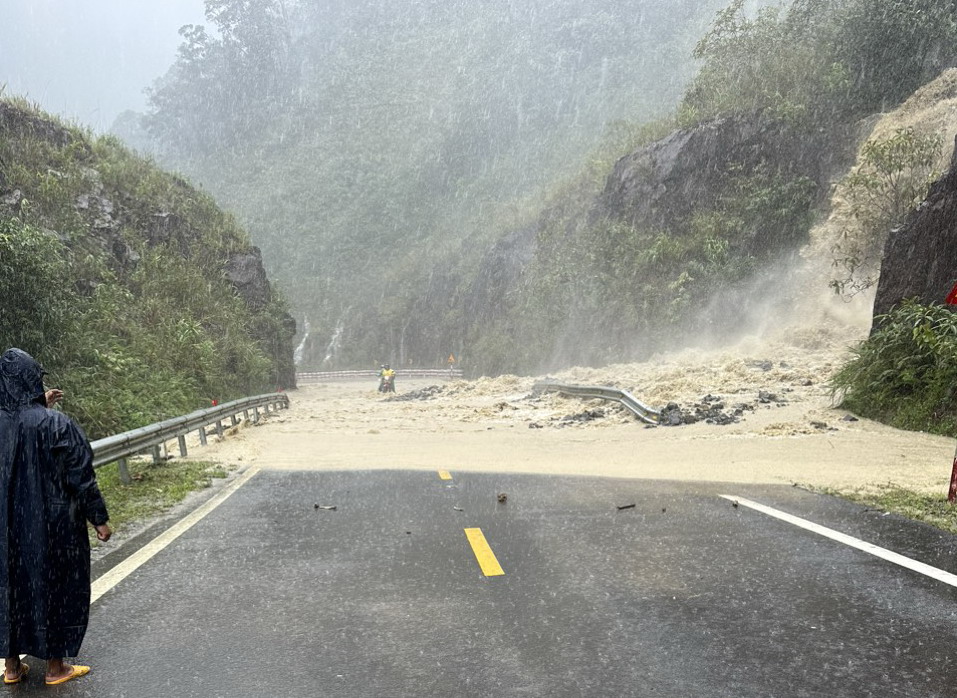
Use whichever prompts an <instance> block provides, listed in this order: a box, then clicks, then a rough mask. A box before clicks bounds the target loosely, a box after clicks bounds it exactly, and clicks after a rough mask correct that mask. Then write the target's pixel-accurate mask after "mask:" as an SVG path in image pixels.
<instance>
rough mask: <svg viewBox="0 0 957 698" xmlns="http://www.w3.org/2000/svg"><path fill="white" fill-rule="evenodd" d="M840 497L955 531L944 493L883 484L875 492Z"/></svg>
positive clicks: (954, 514) (955, 515) (955, 513)
mask: <svg viewBox="0 0 957 698" xmlns="http://www.w3.org/2000/svg"><path fill="white" fill-rule="evenodd" d="M839 494H840V496H841V497H844V498H845V499H849V500H851V501H852V502H857V503H859V504H863V505H864V506H866V507H869V508H872V509H878V510H880V511H887V512H890V513H892V514H898V515H900V516H904V517H907V518H908V519H913V520H914V521H923V522H924V523H926V524H929V525H931V526H934V527H936V528H939V529H941V530H944V531H949V532H950V533H957V507H955V506H953V505H952V504H951V503H950V502H948V501H947V497H946V496H942V495H929V494H920V493H918V492H912V491H910V490H908V489H905V488H902V487H895V486H893V485H885V486H883V487H880V488H878V489H877V491H870V490H867V491H859V492H840V493H839Z"/></svg>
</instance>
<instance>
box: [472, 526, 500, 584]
mask: <svg viewBox="0 0 957 698" xmlns="http://www.w3.org/2000/svg"><path fill="white" fill-rule="evenodd" d="M465 535H466V537H467V538H468V539H469V543H470V544H471V545H472V552H473V553H475V559H476V560H478V564H479V567H480V568H482V574H484V575H485V576H486V577H497V576H499V575H502V574H505V570H503V569H502V566H501V565H500V564H498V560H497V559H496V558H495V553H493V552H492V548H490V547H489V544H488V541H487V540H485V534H484V533H482V529H481V528H466V529H465Z"/></svg>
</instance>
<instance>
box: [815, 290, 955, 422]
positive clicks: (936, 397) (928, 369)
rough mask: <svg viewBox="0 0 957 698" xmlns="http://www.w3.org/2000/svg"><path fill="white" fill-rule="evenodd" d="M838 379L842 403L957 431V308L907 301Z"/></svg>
mask: <svg viewBox="0 0 957 698" xmlns="http://www.w3.org/2000/svg"><path fill="white" fill-rule="evenodd" d="M875 322H876V325H877V329H876V330H875V331H874V332H873V333H872V334H871V336H870V337H868V339H867V340H866V341H864V342H863V343H862V344H861V345H860V346H858V347H857V348H856V349H855V350H854V358H853V359H852V360H851V361H850V362H849V363H848V364H847V365H846V366H844V367H843V368H842V369H841V370H840V371H839V372H838V373H837V374H836V375H835V376H834V378H833V379H832V381H833V387H834V390H835V392H836V393H838V394H839V395H843V404H842V406H843V407H845V408H846V409H849V410H851V411H853V412H855V413H857V414H860V415H862V416H865V417H869V418H871V419H876V420H878V421H881V422H884V423H886V424H890V425H892V426H896V427H900V428H902V429H913V430H917V431H928V432H932V433H935V434H948V435H957V314H955V313H954V312H953V311H952V310H951V309H950V308H948V307H946V306H943V305H929V306H927V305H921V304H919V303H917V302H915V301H904V302H903V303H901V304H900V305H899V306H897V307H895V308H894V309H893V310H891V312H890V313H888V314H887V315H884V316H880V317H878V318H876V319H875Z"/></svg>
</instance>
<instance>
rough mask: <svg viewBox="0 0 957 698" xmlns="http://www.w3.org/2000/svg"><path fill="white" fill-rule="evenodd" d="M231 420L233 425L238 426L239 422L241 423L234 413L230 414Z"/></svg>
mask: <svg viewBox="0 0 957 698" xmlns="http://www.w3.org/2000/svg"><path fill="white" fill-rule="evenodd" d="M229 421H230V422H231V423H232V425H233V426H236V425H237V424H239V420H238V419H236V415H234V414H231V415H229Z"/></svg>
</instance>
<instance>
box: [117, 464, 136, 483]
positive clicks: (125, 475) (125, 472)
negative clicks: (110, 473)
mask: <svg viewBox="0 0 957 698" xmlns="http://www.w3.org/2000/svg"><path fill="white" fill-rule="evenodd" d="M116 467H117V468H118V469H119V471H120V482H122V483H123V484H124V485H129V484H130V483H131V482H133V478H131V477H130V469H129V468H128V467H127V466H126V459H125V458H120V460H119V461H117V466H116Z"/></svg>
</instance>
